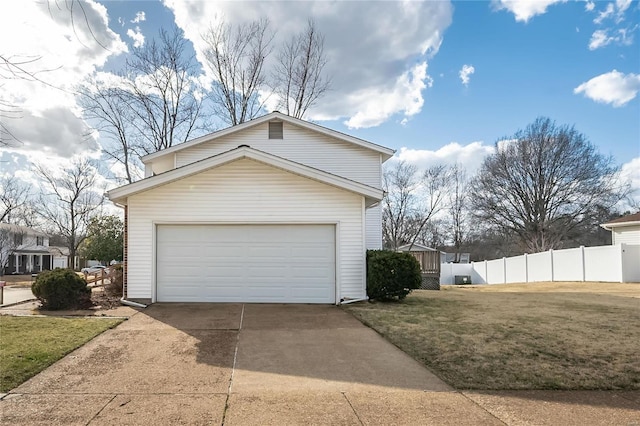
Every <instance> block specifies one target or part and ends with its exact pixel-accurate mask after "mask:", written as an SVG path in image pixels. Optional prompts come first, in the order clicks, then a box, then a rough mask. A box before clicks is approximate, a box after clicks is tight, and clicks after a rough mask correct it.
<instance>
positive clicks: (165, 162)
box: [144, 154, 176, 177]
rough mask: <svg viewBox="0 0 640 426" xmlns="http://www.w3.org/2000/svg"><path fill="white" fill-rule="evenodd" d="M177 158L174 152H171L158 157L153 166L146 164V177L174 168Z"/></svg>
mask: <svg viewBox="0 0 640 426" xmlns="http://www.w3.org/2000/svg"><path fill="white" fill-rule="evenodd" d="M175 158H176V157H175V155H174V154H169V155H166V156H163V157H160V158H158V159H156V160H155V161H154V162H153V163H151V167H149V166H145V168H144V169H145V171H144V173H145V177H149V176H153V175H159V174H160V173H164V172H166V171H169V170H173V169H174V168H175ZM149 173H150V174H149Z"/></svg>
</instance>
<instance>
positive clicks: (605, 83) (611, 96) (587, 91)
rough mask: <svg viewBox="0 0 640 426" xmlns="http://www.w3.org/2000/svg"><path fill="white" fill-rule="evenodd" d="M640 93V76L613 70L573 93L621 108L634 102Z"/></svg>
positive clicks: (577, 88) (586, 83) (580, 86)
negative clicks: (639, 92)
mask: <svg viewBox="0 0 640 426" xmlns="http://www.w3.org/2000/svg"><path fill="white" fill-rule="evenodd" d="M638 91H640V74H633V73H629V74H626V75H625V74H623V73H621V72H619V71H616V70H613V71H611V72H608V73H605V74H601V75H599V76H597V77H593V78H592V79H591V80H589V81H586V82H584V83H582V84H581V85H579V86H578V87H576V88H575V89H573V93H575V94H578V93H583V94H584V96H586V97H587V98H589V99H592V100H594V101H596V102H599V103H605V104H612V105H613V106H614V107H616V108H617V107H621V106H623V105H625V104H626V103H627V102H629V101H631V100H633V99H634V98H635V97H636V95H637V94H638Z"/></svg>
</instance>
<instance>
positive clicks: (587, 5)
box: [584, 0, 596, 12]
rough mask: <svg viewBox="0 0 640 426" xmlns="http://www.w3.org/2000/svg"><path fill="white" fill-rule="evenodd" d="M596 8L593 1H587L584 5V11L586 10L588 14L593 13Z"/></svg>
mask: <svg viewBox="0 0 640 426" xmlns="http://www.w3.org/2000/svg"><path fill="white" fill-rule="evenodd" d="M595 7H596V4H595V3H594V2H592V1H591V0H587V1H586V2H585V4H584V10H586V11H587V12H591V11H592V10H593V9H595Z"/></svg>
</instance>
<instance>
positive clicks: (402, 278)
mask: <svg viewBox="0 0 640 426" xmlns="http://www.w3.org/2000/svg"><path fill="white" fill-rule="evenodd" d="M421 282H422V275H421V272H420V264H419V263H418V261H417V260H416V259H415V258H414V257H413V256H412V255H410V254H409V253H399V252H395V251H388V250H369V251H367V295H368V296H369V298H370V299H374V300H381V301H386V300H393V299H395V298H397V299H398V300H402V299H404V298H405V297H407V295H408V294H409V293H411V291H412V290H415V289H417V288H420V283H421Z"/></svg>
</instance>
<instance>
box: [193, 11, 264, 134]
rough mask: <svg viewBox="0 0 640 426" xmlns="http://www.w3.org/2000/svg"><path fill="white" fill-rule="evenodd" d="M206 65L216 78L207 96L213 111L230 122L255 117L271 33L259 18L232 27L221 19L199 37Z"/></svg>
mask: <svg viewBox="0 0 640 426" xmlns="http://www.w3.org/2000/svg"><path fill="white" fill-rule="evenodd" d="M202 38H203V40H204V41H205V42H206V44H207V47H206V49H205V51H204V55H205V59H206V64H205V65H206V66H207V67H209V69H210V70H211V72H212V74H213V76H214V78H215V81H214V83H213V87H212V89H211V93H210V94H209V97H210V99H211V101H212V104H213V106H212V107H213V110H214V112H215V113H216V114H217V115H218V116H219V117H220V118H221V119H223V120H225V121H226V122H227V123H228V124H230V125H236V124H240V123H244V122H245V121H247V120H251V119H252V118H254V117H256V116H257V115H258V114H259V113H260V110H261V108H262V106H263V104H262V103H261V101H260V99H259V98H260V96H259V92H260V90H262V89H264V88H266V76H265V72H264V64H265V60H266V59H267V57H268V56H269V54H270V53H271V41H272V40H273V34H272V33H271V31H270V30H269V21H268V20H267V19H262V20H259V21H254V22H250V23H245V24H238V25H237V26H235V27H234V26H233V25H231V24H229V23H226V22H224V21H221V22H220V23H219V24H217V25H215V26H211V27H210V28H209V30H208V31H207V32H206V33H205V34H204V35H203V36H202Z"/></svg>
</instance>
